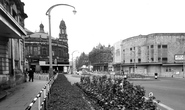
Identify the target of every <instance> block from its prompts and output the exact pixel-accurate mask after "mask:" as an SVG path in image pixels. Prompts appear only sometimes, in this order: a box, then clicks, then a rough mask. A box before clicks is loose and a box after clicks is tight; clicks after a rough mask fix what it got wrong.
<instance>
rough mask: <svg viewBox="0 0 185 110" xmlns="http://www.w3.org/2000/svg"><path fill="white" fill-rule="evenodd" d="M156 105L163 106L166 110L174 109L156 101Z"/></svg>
mask: <svg viewBox="0 0 185 110" xmlns="http://www.w3.org/2000/svg"><path fill="white" fill-rule="evenodd" d="M158 105H159V106H161V107H163V108H165V109H167V110H174V109H173V108H170V107H168V106H166V105H164V104H162V103H158Z"/></svg>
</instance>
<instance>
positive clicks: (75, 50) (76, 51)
mask: <svg viewBox="0 0 185 110" xmlns="http://www.w3.org/2000/svg"><path fill="white" fill-rule="evenodd" d="M74 52H79V51H78V50H75V51H73V52H72V74H73V72H74V66H73V53H74Z"/></svg>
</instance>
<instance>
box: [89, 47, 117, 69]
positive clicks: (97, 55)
mask: <svg viewBox="0 0 185 110" xmlns="http://www.w3.org/2000/svg"><path fill="white" fill-rule="evenodd" d="M112 60H113V58H112V47H111V46H108V47H105V46H102V45H101V44H99V45H98V46H97V47H95V48H93V50H92V51H91V52H90V53H89V63H90V65H92V66H93V71H109V70H111V66H109V65H110V64H111V62H112Z"/></svg>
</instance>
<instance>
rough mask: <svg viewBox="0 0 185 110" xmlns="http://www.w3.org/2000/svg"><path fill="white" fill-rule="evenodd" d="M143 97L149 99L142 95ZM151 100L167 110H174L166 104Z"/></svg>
mask: <svg viewBox="0 0 185 110" xmlns="http://www.w3.org/2000/svg"><path fill="white" fill-rule="evenodd" d="M144 98H145V99H149V98H148V97H144ZM153 102H154V103H156V104H157V105H159V106H161V107H163V108H165V109H167V110H174V109H173V108H171V107H168V106H167V105H164V104H162V103H158V102H157V101H156V100H153Z"/></svg>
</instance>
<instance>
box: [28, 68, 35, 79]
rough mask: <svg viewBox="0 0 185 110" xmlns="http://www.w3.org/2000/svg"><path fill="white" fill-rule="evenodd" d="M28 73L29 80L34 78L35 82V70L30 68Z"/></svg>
mask: <svg viewBox="0 0 185 110" xmlns="http://www.w3.org/2000/svg"><path fill="white" fill-rule="evenodd" d="M28 74H29V82H30V81H31V80H32V82H33V78H34V72H33V70H32V69H31V68H30V70H29V71H28Z"/></svg>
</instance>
